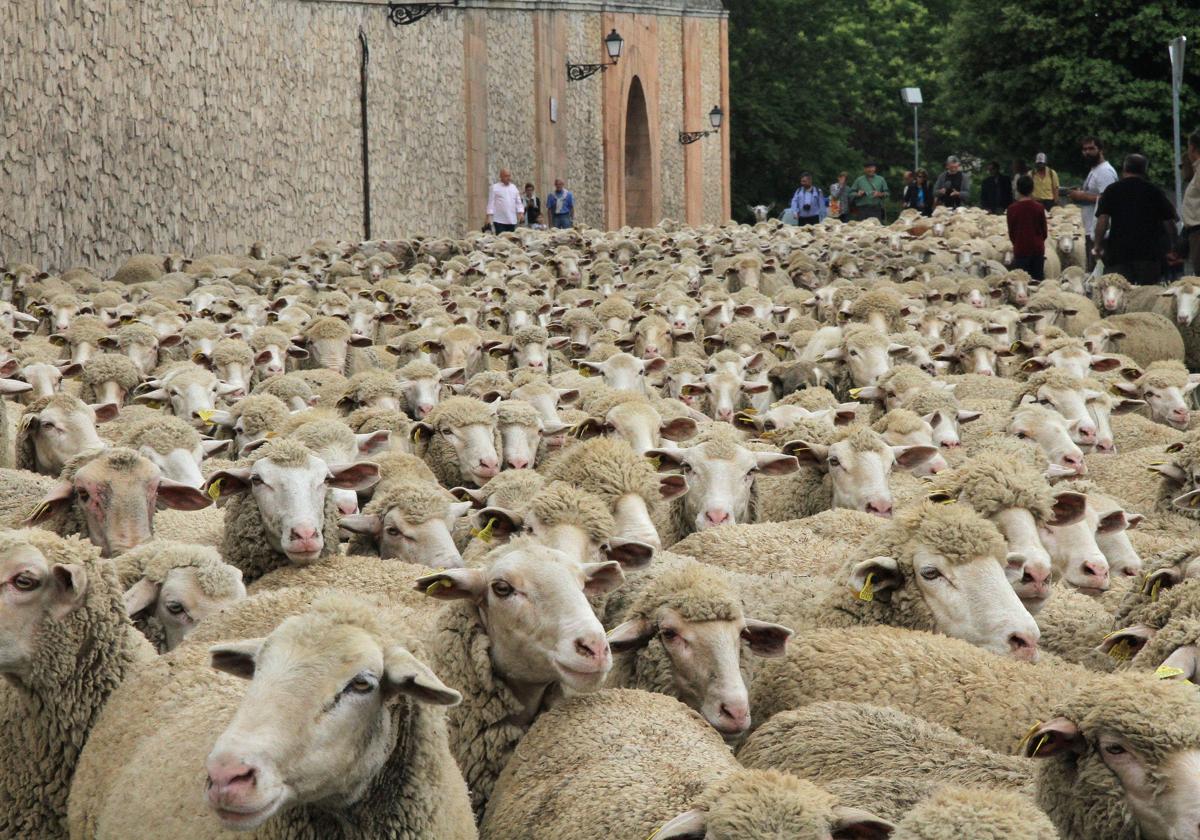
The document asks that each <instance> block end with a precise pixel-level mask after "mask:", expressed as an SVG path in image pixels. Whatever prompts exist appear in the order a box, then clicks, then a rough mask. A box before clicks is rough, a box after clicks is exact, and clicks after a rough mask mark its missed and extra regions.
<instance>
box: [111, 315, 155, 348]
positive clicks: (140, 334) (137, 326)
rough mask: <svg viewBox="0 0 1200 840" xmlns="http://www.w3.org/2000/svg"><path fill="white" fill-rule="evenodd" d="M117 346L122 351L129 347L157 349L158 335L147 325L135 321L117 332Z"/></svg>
mask: <svg viewBox="0 0 1200 840" xmlns="http://www.w3.org/2000/svg"><path fill="white" fill-rule="evenodd" d="M117 345H118V346H119V347H120V348H121V349H122V350H124V349H126V348H129V347H157V346H158V333H156V332H155V331H154V329H153V328H152V327H150V326H149V325H147V324H143V323H140V322H136V321H135V322H134V323H132V324H126V325H125V326H123V327H121V329H119V330H117Z"/></svg>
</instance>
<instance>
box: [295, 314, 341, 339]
mask: <svg viewBox="0 0 1200 840" xmlns="http://www.w3.org/2000/svg"><path fill="white" fill-rule="evenodd" d="M301 335H303V336H304V337H305V338H307V339H309V340H310V341H349V340H350V326H349V325H348V324H347V323H346V322H345V321H343V320H342V319H341V318H317V319H316V320H315V321H313V322H312V323H310V324H309V325H308V326H307V327H305V328H304V331H303V332H302V333H301Z"/></svg>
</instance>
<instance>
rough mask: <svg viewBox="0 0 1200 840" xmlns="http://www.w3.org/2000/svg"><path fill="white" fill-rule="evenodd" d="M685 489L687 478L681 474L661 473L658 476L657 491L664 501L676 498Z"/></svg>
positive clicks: (684, 491)
mask: <svg viewBox="0 0 1200 840" xmlns="http://www.w3.org/2000/svg"><path fill="white" fill-rule="evenodd" d="M687 491H688V483H687V479H686V478H684V477H683V476H681V475H662V476H659V478H658V493H659V496H660V498H662V500H663V501H664V502H669V501H671V500H672V499H677V498H679V497H680V496H682V495H683V494H684V493H686V492H687Z"/></svg>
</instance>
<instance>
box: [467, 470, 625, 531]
mask: <svg viewBox="0 0 1200 840" xmlns="http://www.w3.org/2000/svg"><path fill="white" fill-rule="evenodd" d="M517 472H519V471H517ZM488 486H490V482H489V485H488ZM485 489H486V488H485ZM525 512H526V514H527V515H531V516H533V517H535V518H536V519H537V521H538V522H540V523H541V524H542V525H545V526H546V527H550V528H553V527H554V526H556V525H573V526H575V527H577V528H579V529H581V530H582V531H583V532H584V533H586V534H587V536H588V539H589V540H591V541H592V542H594V543H597V544H599V543H603V542H604V541H606V540H607V539H608V538H609V537H611V536H612V535H613V531H615V530H616V527H617V526H616V523H615V522H614V521H613V518H612V514H611V513H609V511H608V508H607V507H605V506H604V503H603V502H602V501H601V500H600V499H599V498H598V497H596V496H595V495H594V494H592V493H588V492H587V491H586V490H580V489H578V488H576V487H572V486H571V485H569V484H566V483H564V482H561V481H551V482H549V483H548V484H546V485H545V486H544V487H542V488H540V489H539V490H538V491H537V495H535V496H533V498H532V499H529V502H528V508H527V510H526V511H525Z"/></svg>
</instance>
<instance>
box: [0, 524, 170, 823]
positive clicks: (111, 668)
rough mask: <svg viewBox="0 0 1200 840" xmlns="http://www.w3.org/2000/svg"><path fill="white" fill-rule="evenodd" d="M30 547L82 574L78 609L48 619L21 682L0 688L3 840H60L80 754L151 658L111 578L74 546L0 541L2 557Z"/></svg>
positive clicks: (36, 534)
mask: <svg viewBox="0 0 1200 840" xmlns="http://www.w3.org/2000/svg"><path fill="white" fill-rule="evenodd" d="M26 545H28V546H32V547H33V548H35V549H37V550H38V551H39V552H41V554H42V556H43V557H45V559H46V561H47V563H48V564H49V565H51V566H53V565H55V564H64V565H76V566H79V567H81V568H82V570H83V573H84V576H85V578H86V584H85V585H86V589H85V590H84V593H83V598H82V602H81V603H80V605H79V606H78V607H77V608H76V609H74V610H72V611H71V612H70V613H69V614H68V615H66V616H64V617H63V618H61V619H55V618H53V617H51V616H46V617H44V618H43V619H42V622H41V625H40V627H39V629H38V632H37V633H36V635H35V636H34V640H35V641H34V647H33V651H32V658H31V662H30V673H29V675H28V678H27V679H20V678H17V677H15V676H9V677H8V678H7V679H6V680H4V682H3V683H0V723H2V724H3V727H4V731H5V733H6V734H5V749H4V750H2V751H0V835H3V836H5V837H38V838H59V837H63V838H65V837H66V836H67V832H66V825H65V823H66V819H65V817H66V813H67V795H68V793H69V791H70V789H71V779H72V775H73V774H74V771H75V767H76V764H77V762H78V760H79V755H80V752H81V751H82V749H83V745H84V743H85V741H86V740H87V737H88V734H89V733H90V731H91V729H92V726H93V725H94V724H95V722H96V719H97V718H98V717H99V715H100V712H101V711H102V709H103V708H104V706H105V704H106V703H107V701H108V699H109V697H110V695H111V694H112V693H113V691H115V690H116V689H117V687H118V686H119V685H120V684H121V682H122V681H123V680H124V679H125V675H126V674H127V673H129V672H130V671H132V670H133V669H134V666H135V664H136V663H138V662H140V661H144V660H148V659H152V658H153V657H154V649H153V648H151V647H150V645H149V643H148V642H146V641H145V639H143V638H142V637H141V635H140V634H138V633H137V632H136V631H135V630H134V629H133V625H132V624H131V623H130V621H129V619H128V617H127V616H126V615H125V606H124V601H123V600H122V597H121V596H122V590H121V588H120V586H119V584H118V582H117V576H116V571H115V569H114V568H113V566H112V565H111V564H110V563H106V562H102V561H101V560H100V557H99V550H98V549H97V548H96V547H95V546H93V545H91V544H90V543H88V542H86V541H84V540H80V539H78V538H74V537H70V538H63V537H59V536H56V535H54V534H51V533H48V532H46V531H42V530H37V529H33V530H21V531H5V532H0V553H3V554H4V555H6V556H7V555H10V554H11V553H12V552H13V551H15V550H17V549H18V548H19V547H21V546H26Z"/></svg>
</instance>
